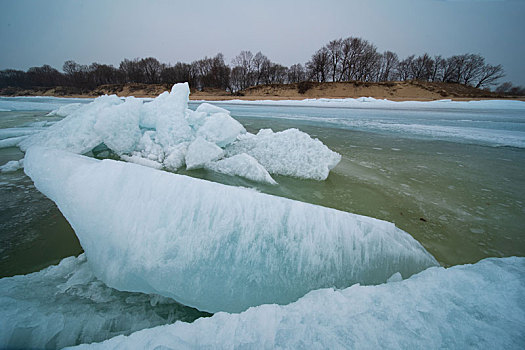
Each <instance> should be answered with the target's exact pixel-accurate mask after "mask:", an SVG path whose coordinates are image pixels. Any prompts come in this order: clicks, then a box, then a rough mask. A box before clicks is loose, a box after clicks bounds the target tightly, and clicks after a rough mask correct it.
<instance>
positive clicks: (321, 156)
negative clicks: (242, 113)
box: [226, 129, 341, 180]
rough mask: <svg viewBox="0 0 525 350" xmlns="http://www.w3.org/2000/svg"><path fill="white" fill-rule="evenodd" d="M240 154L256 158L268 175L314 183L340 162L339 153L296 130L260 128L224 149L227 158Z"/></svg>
mask: <svg viewBox="0 0 525 350" xmlns="http://www.w3.org/2000/svg"><path fill="white" fill-rule="evenodd" d="M241 153H246V154H248V155H250V156H252V157H253V158H255V159H256V160H257V161H258V162H259V163H260V164H261V165H262V166H263V167H264V168H265V169H266V170H268V172H269V173H270V174H279V175H287V176H295V177H300V178H305V179H316V180H325V179H326V178H327V177H328V173H329V172H330V170H331V169H333V168H334V167H335V166H336V165H337V163H339V161H340V160H341V155H340V154H338V153H336V152H333V151H331V150H330V149H329V148H328V147H326V146H325V145H324V144H323V143H322V142H321V141H319V140H318V139H312V138H311V137H310V136H309V135H308V134H305V133H304V132H301V131H299V130H297V129H288V130H284V131H280V132H275V133H274V132H273V131H272V130H271V129H262V130H260V131H259V132H258V133H257V135H250V134H248V135H246V136H244V137H242V138H240V139H239V141H237V142H235V143H234V144H232V145H231V146H229V147H227V148H226V154H227V155H229V156H232V155H236V154H241Z"/></svg>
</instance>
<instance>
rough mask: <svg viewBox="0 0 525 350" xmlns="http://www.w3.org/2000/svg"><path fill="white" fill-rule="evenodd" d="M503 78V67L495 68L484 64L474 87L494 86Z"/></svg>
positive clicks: (497, 66)
mask: <svg viewBox="0 0 525 350" xmlns="http://www.w3.org/2000/svg"><path fill="white" fill-rule="evenodd" d="M504 76H505V72H504V71H503V67H502V66H501V65H500V64H498V65H496V66H493V65H490V64H486V65H485V66H484V67H483V71H482V73H481V74H480V76H479V78H478V82H477V84H476V87H477V88H485V87H489V86H491V85H494V84H495V83H496V82H497V81H498V80H499V79H501V78H503V77H504Z"/></svg>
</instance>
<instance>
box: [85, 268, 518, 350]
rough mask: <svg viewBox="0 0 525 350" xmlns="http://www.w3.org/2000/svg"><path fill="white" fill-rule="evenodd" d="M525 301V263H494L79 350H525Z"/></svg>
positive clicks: (320, 293) (316, 296) (323, 293)
mask: <svg viewBox="0 0 525 350" xmlns="http://www.w3.org/2000/svg"><path fill="white" fill-rule="evenodd" d="M524 298H525V258H505V259H486V260H482V261H481V262H479V263H477V264H475V265H463V266H455V267H452V268H449V269H444V268H430V269H428V270H426V271H423V272H421V273H420V274H418V275H416V276H412V277H411V278H410V279H408V280H404V281H401V282H393V283H388V284H382V285H379V286H360V285H354V286H352V287H350V288H347V289H344V290H333V289H322V290H317V291H314V292H311V293H309V294H308V295H306V296H305V297H303V298H301V299H300V300H299V301H297V302H295V303H292V304H289V305H286V306H279V305H263V306H258V307H255V308H251V309H249V310H248V311H246V312H243V313H241V314H227V313H222V312H221V313H218V314H215V315H214V316H213V317H211V318H208V319H200V320H197V321H195V322H194V323H192V324H187V323H182V322H177V323H175V324H173V325H167V326H160V327H155V328H153V329H145V330H142V331H139V332H136V333H134V334H132V335H131V336H129V337H125V336H118V337H115V338H113V339H111V340H109V341H106V342H104V343H100V344H91V345H81V346H79V347H78V348H79V349H126V348H130V347H134V348H149V349H193V348H206V349H237V348H239V349H241V348H242V349H250V348H257V349H471V348H474V349H523V345H524V344H525V303H524V302H523V300H524Z"/></svg>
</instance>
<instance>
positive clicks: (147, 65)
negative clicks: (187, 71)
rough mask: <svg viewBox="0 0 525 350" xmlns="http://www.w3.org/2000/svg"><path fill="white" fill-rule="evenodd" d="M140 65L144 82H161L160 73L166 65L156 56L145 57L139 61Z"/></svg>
mask: <svg viewBox="0 0 525 350" xmlns="http://www.w3.org/2000/svg"><path fill="white" fill-rule="evenodd" d="M138 64H139V67H140V69H141V70H142V75H143V77H144V81H143V82H144V83H146V84H156V83H158V82H160V73H161V72H162V70H163V69H164V67H165V66H164V65H163V64H162V63H160V62H159V60H157V59H156V58H154V57H148V58H143V59H141V60H140V61H139V63H138Z"/></svg>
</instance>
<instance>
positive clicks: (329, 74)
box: [0, 37, 524, 93]
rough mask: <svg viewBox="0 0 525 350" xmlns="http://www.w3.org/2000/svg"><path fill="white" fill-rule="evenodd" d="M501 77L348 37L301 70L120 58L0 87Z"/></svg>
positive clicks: (38, 72) (483, 84) (41, 71)
mask: <svg viewBox="0 0 525 350" xmlns="http://www.w3.org/2000/svg"><path fill="white" fill-rule="evenodd" d="M503 76H504V71H503V67H502V66H501V65H491V64H488V63H486V62H485V59H484V58H483V57H482V56H481V55H478V54H462V55H454V56H451V57H442V56H439V55H438V56H434V57H431V56H430V55H429V54H427V53H425V54H423V55H420V56H415V55H411V56H409V57H406V58H404V59H403V60H401V59H399V57H398V55H397V54H396V53H394V52H392V51H385V52H383V53H380V52H378V50H377V47H376V46H375V45H373V44H372V43H370V42H369V41H367V40H365V39H362V38H357V37H348V38H346V39H336V40H332V41H330V42H329V43H327V44H326V45H324V46H323V47H322V48H320V49H319V50H317V51H316V52H315V53H314V54H313V55H312V57H311V58H310V60H309V61H308V62H306V63H305V64H304V65H302V64H301V63H297V64H294V65H291V66H290V67H286V66H283V65H281V64H278V63H275V62H272V61H271V60H270V59H269V58H268V57H266V56H265V55H264V54H262V53H261V52H257V53H256V54H253V53H252V52H251V51H241V52H240V53H239V54H238V55H237V56H235V57H234V58H233V60H232V61H231V64H230V65H228V64H226V63H225V61H224V56H223V54H221V53H219V54H217V55H216V56H215V57H204V58H203V59H200V60H196V61H193V62H191V63H184V62H177V63H176V64H174V65H171V64H165V63H161V62H160V61H159V60H157V59H156V58H153V57H148V58H141V59H139V58H135V59H124V60H123V61H122V62H120V65H119V66H118V68H117V67H114V66H113V65H107V64H100V63H92V64H90V65H81V64H78V63H76V62H74V61H66V62H65V63H64V65H63V66H62V72H60V71H58V70H57V69H55V68H53V67H51V66H49V65H43V66H41V67H32V68H29V69H28V70H27V71H25V72H24V71H21V70H14V69H5V70H2V71H0V88H2V87H19V88H34V87H56V86H70V87H74V88H77V89H81V90H84V89H86V90H89V89H93V88H96V87H97V86H100V85H104V84H124V83H143V84H158V83H162V84H173V83H178V82H189V84H190V86H192V87H194V88H197V89H204V88H217V89H221V90H226V91H230V92H232V93H234V92H238V91H240V90H244V89H246V88H248V87H251V86H257V85H261V84H274V83H277V84H284V83H298V82H303V81H315V82H344V81H364V82H383V81H407V80H419V81H430V82H436V81H437V82H448V83H459V84H464V85H470V86H474V87H477V88H490V87H491V86H493V85H495V84H496V83H497V81H498V80H499V79H501V78H502V77H503ZM496 90H497V91H499V92H501V93H513V92H514V93H515V92H518V93H519V92H522V93H523V92H524V91H523V90H524V89H523V88H521V87H515V86H513V85H512V83H510V82H507V83H504V84H501V85H500V86H499V87H498V88H497V89H496Z"/></svg>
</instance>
